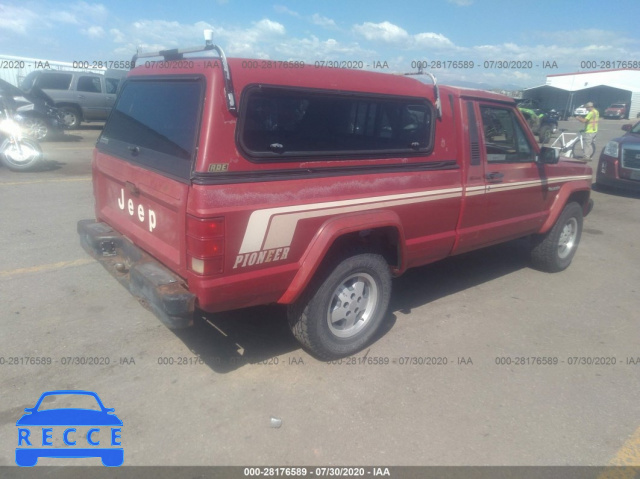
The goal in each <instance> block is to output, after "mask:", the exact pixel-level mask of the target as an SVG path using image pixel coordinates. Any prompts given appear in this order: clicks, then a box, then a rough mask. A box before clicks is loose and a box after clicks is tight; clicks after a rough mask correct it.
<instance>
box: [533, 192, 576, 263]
mask: <svg viewBox="0 0 640 479" xmlns="http://www.w3.org/2000/svg"><path fill="white" fill-rule="evenodd" d="M581 236H582V206H580V205H579V204H578V203H569V204H567V205H566V206H565V207H564V210H562V213H561V214H560V216H559V217H558V221H556V224H554V225H553V227H552V228H551V229H550V230H549V231H548V232H547V233H546V234H543V235H535V236H533V237H532V238H531V262H532V263H533V266H534V267H535V268H536V269H539V270H541V271H546V272H548V273H557V272H558V271H562V270H564V269H566V268H567V267H568V266H569V265H570V264H571V260H572V259H573V257H574V255H575V254H576V250H577V249H578V244H579V243H580V237H581Z"/></svg>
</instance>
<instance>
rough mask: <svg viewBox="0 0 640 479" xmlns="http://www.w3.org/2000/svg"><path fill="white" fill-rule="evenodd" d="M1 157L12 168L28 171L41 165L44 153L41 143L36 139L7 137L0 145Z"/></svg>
mask: <svg viewBox="0 0 640 479" xmlns="http://www.w3.org/2000/svg"><path fill="white" fill-rule="evenodd" d="M0 159H2V163H4V164H5V165H6V166H7V168H9V169H10V170H14V171H26V170H33V169H35V168H37V167H38V166H40V164H41V163H42V161H43V154H42V149H41V148H40V145H39V144H38V142H37V141H35V140H32V139H30V138H21V139H20V140H12V139H11V138H7V139H6V140H4V142H2V146H0Z"/></svg>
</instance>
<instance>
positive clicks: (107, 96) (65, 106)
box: [21, 70, 126, 129]
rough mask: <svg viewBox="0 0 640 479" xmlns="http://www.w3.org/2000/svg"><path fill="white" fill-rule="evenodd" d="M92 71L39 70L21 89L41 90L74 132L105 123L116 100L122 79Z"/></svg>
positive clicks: (28, 77) (25, 80)
mask: <svg viewBox="0 0 640 479" xmlns="http://www.w3.org/2000/svg"><path fill="white" fill-rule="evenodd" d="M125 73H126V72H122V74H121V75H120V74H117V75H114V76H107V75H100V74H97V73H88V72H71V71H52V70H38V71H34V72H31V73H29V74H28V75H27V76H26V77H25V79H24V80H23V81H22V84H21V88H22V89H23V90H30V89H31V88H32V87H34V86H35V87H38V88H40V89H41V90H42V91H44V92H45V93H46V94H47V95H49V96H50V97H51V99H53V101H54V103H55V106H56V107H57V108H58V109H59V110H60V112H61V114H62V121H63V122H64V125H65V128H68V129H74V128H78V127H79V126H80V123H81V122H83V121H85V122H90V121H105V120H106V119H107V117H108V116H109V113H110V112H111V108H112V107H113V104H114V103H115V101H116V93H117V92H118V85H119V83H120V80H121V78H122V77H123V76H124V74H125Z"/></svg>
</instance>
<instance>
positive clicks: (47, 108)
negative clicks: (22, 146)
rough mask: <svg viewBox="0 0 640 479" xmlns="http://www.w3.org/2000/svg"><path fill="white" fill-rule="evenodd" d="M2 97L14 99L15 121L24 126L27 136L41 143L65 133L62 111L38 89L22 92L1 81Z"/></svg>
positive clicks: (0, 91) (0, 90)
mask: <svg viewBox="0 0 640 479" xmlns="http://www.w3.org/2000/svg"><path fill="white" fill-rule="evenodd" d="M0 95H2V96H3V97H5V98H11V99H12V105H13V109H14V110H15V113H16V116H15V120H16V121H17V122H18V123H19V124H20V125H21V126H22V128H23V131H24V134H25V136H28V137H30V138H33V139H35V140H38V141H41V140H46V139H49V138H52V137H54V136H56V135H57V134H59V133H62V131H63V123H62V119H61V116H60V111H59V110H58V109H57V108H56V107H55V106H54V101H53V100H52V99H51V98H50V97H49V96H48V95H47V94H46V93H44V92H43V91H42V90H40V89H39V88H37V87H33V88H31V90H30V91H22V90H21V89H20V88H17V87H15V86H13V85H12V84H11V83H9V82H6V81H4V80H0Z"/></svg>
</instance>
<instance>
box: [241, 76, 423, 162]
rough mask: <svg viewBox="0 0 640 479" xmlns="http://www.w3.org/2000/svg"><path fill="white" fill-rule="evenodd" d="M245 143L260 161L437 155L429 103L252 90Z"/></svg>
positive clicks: (244, 116) (244, 113)
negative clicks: (434, 153)
mask: <svg viewBox="0 0 640 479" xmlns="http://www.w3.org/2000/svg"><path fill="white" fill-rule="evenodd" d="M244 95H245V97H244V98H245V99H244V101H243V104H242V105H241V113H240V117H241V122H242V123H241V126H240V135H239V138H238V139H239V143H240V146H241V149H242V150H243V151H244V152H245V153H246V154H247V155H248V156H249V157H251V158H255V159H260V158H264V159H273V158H277V159H286V158H288V157H291V158H299V157H300V156H307V157H312V156H318V157H322V156H339V157H350V156H351V157H352V156H356V155H360V156H362V155H367V156H371V155H375V156H377V157H395V156H397V155H399V154H400V155H403V156H405V155H417V154H421V155H424V154H425V153H428V152H429V151H431V149H432V142H433V124H432V117H433V111H432V105H431V104H430V103H428V102H427V100H425V99H423V98H408V97H403V96H393V95H373V96H371V95H363V94H359V93H346V92H325V91H318V90H311V89H300V88H297V89H295V88H285V87H269V86H260V87H249V88H248V89H247V92H246V93H245V94H244Z"/></svg>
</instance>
